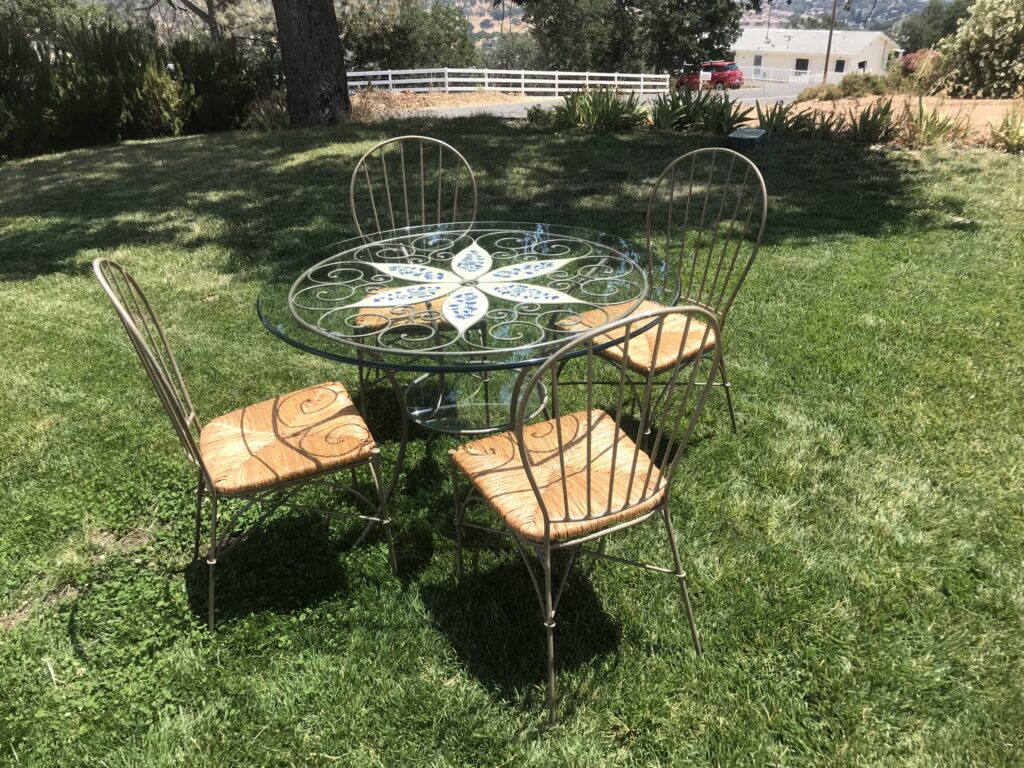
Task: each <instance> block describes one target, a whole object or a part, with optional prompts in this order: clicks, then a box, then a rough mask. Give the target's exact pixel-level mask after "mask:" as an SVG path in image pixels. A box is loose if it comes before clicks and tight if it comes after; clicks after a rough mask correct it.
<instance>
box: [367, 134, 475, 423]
mask: <svg viewBox="0 0 1024 768" xmlns="http://www.w3.org/2000/svg"><path fill="white" fill-rule="evenodd" d="M413 144H418V145H419V152H418V153H417V152H415V151H414V152H412V153H411V154H412V155H413V156H412V157H411V158H410V160H411V161H413V169H412V170H413V172H412V173H409V172H408V169H407V160H406V152H405V148H406V146H409V145H413ZM395 147H397V155H398V170H400V171H401V174H400V178H401V186H399V185H398V180H399V175H398V174H394V175H395V183H394V184H392V183H391V180H390V179H391V177H390V176H389V175H388V154H389V152H390V154H392V155H394V154H396V152H395V151H394V148H395ZM425 147H430V148H431V149H433V148H436V149H437V163H436V169H437V170H436V177H437V178H436V182H437V183H436V185H435V184H434V183H433V182H431V183H430V184H429V186H430V195H429V201H430V203H431V205H430V206H429V207H428V205H427V202H428V194H427V191H428V190H427V187H428V170H429V171H432V170H433V169H434V167H435V166H434V163H433V159H431V160H430V161H429V162H428V160H427V156H426V150H425ZM446 156H447V159H448V165H447V167H448V168H450V169H451V171H450V173H452V174H453V176H454V178H453V180H452V185H451V197H450V198H449V197H448V195H447V193H446V191H445V185H444V183H443V182H444V173H445V168H446V165H445V159H446ZM377 159H379V161H380V171H381V182H380V183H379V184H378V187H379V188H380V189H379V192H380V194H381V205H380V206H379V207H378V204H377V195H376V194H374V185H373V182H372V181H371V177H370V166H371V165H375V160H377ZM417 160H418V163H417V162H416V161H417ZM417 169H418V174H417V173H415V171H416V170H417ZM463 169H464V170H465V171H466V175H467V176H468V179H469V188H470V190H471V193H472V196H471V200H472V203H471V206H470V211H469V216H468V217H463V218H462V219H460V218H459V179H460V177H461V175H462V170H463ZM394 170H395V169H394V168H392V172H393V173H394ZM417 178H418V181H419V183H418V185H417V184H412V183H410V179H412V180H416V179H417ZM360 187H362V188H363V189H364V190H365V192H366V193H367V194H368V195H369V204H370V210H371V212H372V213H373V227H372V229H371V228H370V227H369V226H367V228H366V229H364V227H363V223H364V222H362V221H360V217H359V210H358V205H357V192H358V191H359V189H360ZM410 189H411V192H412V206H410V204H409V200H410ZM399 191H401V194H399ZM417 192H418V195H417ZM396 197H397V199H396ZM348 199H349V210H350V211H351V213H352V223H353V224H354V225H355V228H356V232H357V233H358V234H359V236H360V237H362V238H363V239H365V240H370V239H372V237H373V236H375V235H379V234H380V233H381V232H384V231H388V230H395V229H401V228H405V227H414V226H427V225H429V224H442V223H455V222H459V221H465V222H466V224H467V225H472V223H473V222H474V221H476V212H477V203H478V197H477V189H476V177H475V176H474V174H473V168H472V166H470V164H469V161H468V160H466V158H465V157H464V156H463V155H462V153H460V152H459V151H458V150H457V149H455V147H453V146H452V145H450V144H448V143H446V142H443V141H441V140H440V139H435V138H432V137H430V136H418V135H407V136H396V137H394V138H391V139H386V140H384V141H382V142H379V143H378V144H375V145H374V146H372V147H371V148H370V149H369V150H367V151H366V152H365V153H364V154H363V156H362V157H360V158H359V161H358V162H357V163H356V167H355V168H354V169H353V170H352V178H351V181H350V182H349V192H348ZM449 199H450V201H451V217H450V218H449V216H448V215H447V207H448V206H447V204H446V203H447V201H448V200H449ZM417 201H418V202H419V207H418V209H417V206H416V203H417ZM396 206H397V207H396ZM417 212H418V213H419V216H418V217H417V215H416V214H417ZM428 212H429V213H431V214H432V215H430V216H428V215H427V214H428ZM385 214H386V216H385ZM403 214H404V216H403ZM382 219H383V224H382ZM367 224H368V222H367ZM404 250H405V249H404V248H403V251H404ZM427 306H428V307H429V306H430V303H429V302H428V303H427ZM394 330H396V331H398V330H400V328H395V329H394ZM433 330H434V332H435V333H436V332H437V330H438V329H437V322H436V321H435V322H434V323H433ZM481 333H486V329H485V328H481ZM357 375H358V391H359V400H360V406H362V405H363V403H364V402H365V388H366V384H367V381H368V377H367V374H366V371H365V370H364V366H362V365H359V366H358V367H357Z"/></svg>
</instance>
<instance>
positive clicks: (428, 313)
mask: <svg viewBox="0 0 1024 768" xmlns="http://www.w3.org/2000/svg"><path fill="white" fill-rule="evenodd" d="M647 263H648V261H647V258H646V255H645V254H644V253H643V252H642V251H640V250H638V249H637V248H636V247H635V246H633V245H632V244H630V243H629V242H628V241H625V240H622V239H620V238H616V237H612V236H609V235H605V234H602V233H598V232H593V231H590V230H584V229H578V228H572V227H564V226H557V225H551V224H538V223H523V222H512V223H508V222H476V223H454V224H436V225H429V226H423V227H409V228H405V229H400V230H392V231H389V232H382V233H380V234H378V235H373V236H369V237H363V238H360V239H357V240H350V241H345V242H342V243H338V244H336V245H334V246H330V247H329V248H327V249H324V250H322V251H320V252H318V253H315V254H313V255H311V256H308V257H306V258H304V259H302V260H301V261H300V262H299V263H297V264H293V265H292V266H290V267H289V268H287V269H285V270H282V271H281V273H280V274H279V275H278V277H276V278H275V279H273V280H271V281H270V282H268V283H267V284H266V285H265V286H264V288H263V290H262V291H261V293H260V296H259V300H258V302H257V311H258V314H259V317H260V320H261V321H262V322H263V324H264V326H265V327H266V328H267V329H268V330H269V331H270V332H271V333H272V334H273V335H275V336H276V337H278V338H279V339H281V340H283V341H285V342H287V343H288V344H291V345H292V346H295V347H297V348H299V349H302V350H304V351H306V352H310V353H313V354H316V355H319V356H321V357H324V358H327V359H330V360H335V361H338V362H342V363H349V364H352V365H356V366H359V369H360V372H361V374H360V390H361V392H360V395H362V394H363V392H362V390H363V387H364V382H363V380H362V371H363V370H372V369H376V370H378V371H379V372H380V373H381V374H382V376H383V377H384V378H385V379H386V380H387V381H388V383H389V384H390V386H391V388H392V390H393V391H394V393H395V395H396V398H397V401H398V406H399V412H400V413H401V414H402V419H401V424H402V426H401V442H400V445H399V451H398V455H397V458H396V464H395V470H394V473H393V476H392V479H391V484H390V486H389V488H388V494H389V495H390V494H391V493H392V492H393V491H394V489H395V487H396V484H397V481H398V475H399V472H400V470H401V467H402V462H403V460H404V456H405V450H406V445H407V442H408V433H409V423H410V422H413V423H416V424H419V425H420V426H423V427H425V428H427V429H430V430H433V431H436V432H444V433H449V434H460V435H473V434H484V433H488V432H496V431H501V430H505V429H508V428H509V425H510V423H511V421H512V420H513V419H512V416H511V414H512V412H513V409H514V408H515V403H512V402H511V401H510V400H511V396H512V389H513V385H514V382H515V379H516V376H517V375H518V373H519V371H520V370H521V369H523V368H526V367H533V366H536V365H540V364H541V363H543V362H544V361H545V360H546V359H547V358H548V357H549V356H550V355H551V354H552V353H553V352H554V351H555V350H556V349H558V348H559V347H561V346H562V345H564V344H565V343H566V342H568V341H569V340H571V339H572V338H574V337H575V336H578V335H580V334H582V333H584V332H585V331H587V330H588V328H587V327H584V326H583V325H581V323H580V315H581V314H582V313H583V312H589V313H591V314H590V315H589V317H591V318H592V317H593V314H592V313H593V311H594V310H598V311H599V312H600V311H601V310H604V311H605V312H607V314H608V319H609V320H613V319H615V318H617V317H620V316H622V315H623V314H627V313H630V312H632V311H633V310H635V309H636V308H637V307H639V305H640V303H641V302H642V301H644V299H646V298H648V297H649V295H650V293H651V285H650V278H651V276H650V275H648V271H647V267H646V265H647ZM590 327H593V325H592V321H591V324H590ZM641 330H642V329H641ZM400 376H402V377H404V378H405V379H406V380H405V381H403V380H401V379H400V378H399V377H400ZM535 397H536V398H537V402H536V403H535V405H534V406H531V407H532V409H533V412H534V413H535V414H540V413H541V412H542V411H543V410H544V407H545V398H546V396H545V394H544V392H543V391H540V392H538V393H536V395H535ZM361 399H362V398H361ZM360 405H361V406H362V405H364V403H362V402H361V403H360Z"/></svg>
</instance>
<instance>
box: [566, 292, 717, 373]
mask: <svg viewBox="0 0 1024 768" xmlns="http://www.w3.org/2000/svg"><path fill="white" fill-rule="evenodd" d="M630 306H632V305H631V304H619V305H615V306H611V307H606V308H604V309H591V310H589V311H587V312H583V313H581V314H580V316H579V320H577V321H576V323H575V324H574V325H573V327H574V328H578V329H580V330H582V329H584V328H597V327H598V326H600V325H604V324H605V323H607V322H610V321H612V320H618V319H619V318H620V317H623V316H625V314H626V313H627V312H628V311H629V308H630ZM663 308H664V305H663V304H659V303H657V302H656V301H644V302H641V304H640V306H639V307H637V308H636V309H635V310H633V314H639V313H641V312H647V311H648V310H652V309H663ZM662 325H663V330H662V331H661V345H660V346H659V348H658V354H657V355H655V354H654V345H655V342H656V341H657V339H658V326H657V325H654V326H652V327H651V328H649V329H648V330H646V331H644V332H643V333H639V334H636V335H635V336H632V337H630V339H629V349H628V356H627V359H626V360H625V363H626V365H628V366H629V367H630V368H632V369H633V370H634V371H636V372H638V373H647V372H648V371H649V370H651V368H652V367H653V368H654V372H655V373H663V372H664V371H667V370H670V369H671V368H673V367H674V366H675V364H676V361H677V360H678V359H679V350H680V349H681V350H682V357H683V360H684V361H686V360H689V359H691V358H693V357H695V356H697V354H699V353H700V351H701V347H702V345H704V344H705V342H704V332H705V331H706V330H707V326H706V325H704V323H701V322H700V321H698V320H693V319H690V320H689V332H688V333H687V318H686V317H684V316H682V315H668V316H666V317H665V319H664V321H663V323H662ZM684 333H686V334H687V336H686V342H685V344H684V343H683V334H684ZM622 336H623V329H621V328H620V329H617V330H616V332H615V335H607V334H602V335H600V336H595V337H594V345H595V346H597V345H600V344H607V343H608V342H610V341H614V340H615V339H618V338H621V337H622ZM716 341H717V340H716V339H715V335H714V332H712V333H710V334H709V335H708V339H707V342H706V346H707V349H708V350H710V349H712V348H713V347H714V346H715V343H716ZM624 350H625V346H624V343H619V344H614V345H612V346H610V347H607V348H606V349H603V350H601V352H600V354H601V355H602V356H603V357H605V358H607V359H609V360H613V361H614V362H616V363H620V364H621V363H622V362H623V357H624V355H623V351H624Z"/></svg>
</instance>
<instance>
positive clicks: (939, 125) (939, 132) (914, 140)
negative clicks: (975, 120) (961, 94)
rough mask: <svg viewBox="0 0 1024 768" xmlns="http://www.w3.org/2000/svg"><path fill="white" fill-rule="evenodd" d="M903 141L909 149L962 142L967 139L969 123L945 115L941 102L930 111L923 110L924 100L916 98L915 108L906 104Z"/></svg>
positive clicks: (962, 119)
mask: <svg viewBox="0 0 1024 768" xmlns="http://www.w3.org/2000/svg"><path fill="white" fill-rule="evenodd" d="M902 129H903V140H904V143H906V145H907V146H909V147H930V146H931V145H933V144H939V143H943V142H956V141H963V140H964V139H965V138H967V132H968V130H969V129H970V123H969V122H968V120H967V118H965V117H961V116H960V115H957V116H955V117H953V116H950V115H946V114H944V113H943V111H942V102H939V103H938V104H936V105H935V106H934V107H932V108H931V110H927V109H925V106H924V98H923V97H921V96H918V97H917V108H916V109H913V108H911V106H910V104H909V103H908V104H906V106H905V107H904V112H903V120H902Z"/></svg>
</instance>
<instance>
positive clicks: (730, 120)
mask: <svg viewBox="0 0 1024 768" xmlns="http://www.w3.org/2000/svg"><path fill="white" fill-rule="evenodd" d="M753 111H754V109H753V107H744V106H743V105H742V104H737V103H734V102H733V101H732V100H731V99H730V98H729V96H728V95H723V96H712V97H710V99H709V103H708V105H707V109H706V111H705V112H704V119H703V126H702V127H703V129H704V131H705V132H707V133H713V134H718V135H721V136H727V135H729V134H730V133H732V132H733V131H735V130H736V129H737V128H740V127H741V126H743V125H745V124H746V122H747V120H749V119H750V115H751V114H752V113H753Z"/></svg>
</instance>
